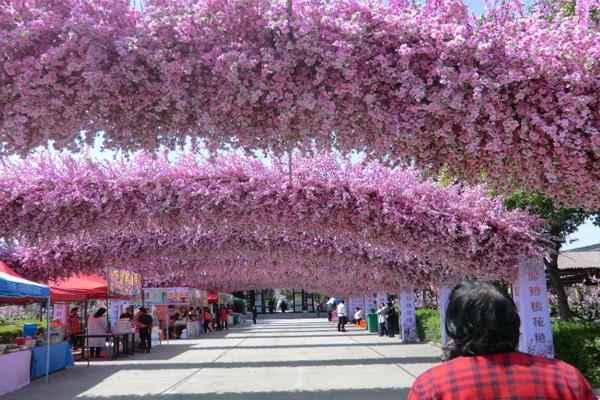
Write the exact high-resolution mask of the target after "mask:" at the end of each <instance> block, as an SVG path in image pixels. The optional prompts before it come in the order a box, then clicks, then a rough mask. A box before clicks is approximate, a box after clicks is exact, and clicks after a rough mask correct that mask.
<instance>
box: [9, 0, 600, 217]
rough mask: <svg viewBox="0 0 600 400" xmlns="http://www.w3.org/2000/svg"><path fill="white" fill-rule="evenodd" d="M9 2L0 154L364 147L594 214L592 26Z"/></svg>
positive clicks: (274, 5) (404, 12)
mask: <svg viewBox="0 0 600 400" xmlns="http://www.w3.org/2000/svg"><path fill="white" fill-rule="evenodd" d="M146 3H147V4H145V7H144V9H143V10H136V9H134V8H132V7H131V6H130V5H129V0H94V1H81V0H58V1H38V0H19V1H16V0H14V1H13V0H8V1H4V2H2V4H1V5H0V38H1V39H0V54H1V55H2V57H0V82H1V85H0V145H1V146H2V147H1V150H2V152H4V153H14V152H23V151H27V150H29V149H32V148H35V147H36V146H39V145H46V144H47V143H48V140H52V141H53V143H54V145H55V146H57V147H60V148H71V149H76V148H79V146H80V145H81V144H82V143H84V142H87V143H90V142H92V141H93V140H94V137H95V136H96V134H97V132H99V131H103V132H104V139H105V141H104V145H105V146H106V147H108V148H115V149H130V150H131V149H142V148H143V149H155V148H156V147H157V146H158V145H166V146H169V147H174V146H177V145H181V144H183V143H184V142H185V138H186V137H192V138H194V139H195V140H197V139H201V140H203V141H205V142H206V143H208V144H209V145H210V146H212V147H214V148H218V147H221V146H223V145H233V146H236V147H241V148H245V149H269V150H273V151H282V150H287V149H288V148H289V147H291V146H298V147H304V148H306V147H309V146H314V145H315V144H316V145H319V146H320V147H321V148H329V147H331V146H335V147H337V148H339V149H341V150H342V151H349V150H357V149H358V150H364V151H366V152H367V153H369V154H370V155H372V156H374V157H379V158H380V159H387V160H393V161H397V160H405V161H410V162H416V163H417V164H418V165H419V166H422V167H427V168H434V169H438V168H441V167H443V166H444V167H447V168H449V170H450V173H452V174H453V175H455V176H458V177H460V178H461V179H465V180H478V179H480V177H481V176H482V173H483V174H485V176H487V178H488V179H489V181H490V182H492V183H493V184H494V185H495V186H496V187H498V188H500V189H502V188H505V187H506V186H511V187H513V186H514V185H517V186H519V187H524V188H528V189H532V190H533V189H536V190H539V191H542V192H544V193H545V194H547V195H549V196H550V197H553V198H555V199H556V200H557V201H558V202H559V203H562V204H566V205H571V206H587V207H597V206H598V205H599V204H600V203H599V200H598V196H597V193H598V190H599V189H600V186H599V185H600V168H599V163H600V161H599V160H600V132H599V127H600V112H599V110H600V102H599V95H598V94H599V93H600V63H599V62H598V59H599V58H600V30H599V29H598V26H597V23H596V22H594V21H593V20H589V14H590V12H591V11H593V10H594V4H592V3H593V2H592V0H578V1H577V4H578V7H577V13H576V15H574V16H567V15H564V14H562V13H560V12H559V13H556V15H554V17H553V18H548V17H547V15H546V14H545V10H544V9H539V10H534V11H533V12H531V13H529V14H527V15H523V13H522V12H520V10H519V9H518V7H519V5H518V2H516V1H505V2H502V5H499V6H498V7H496V8H495V9H493V10H491V11H488V12H487V14H486V15H485V16H484V17H482V18H480V19H476V18H475V17H474V16H470V15H469V14H468V12H467V7H466V6H465V5H464V4H463V3H462V2H461V1H460V0H448V1H437V0H430V1H427V2H426V3H425V4H424V5H422V4H419V2H408V1H388V2H387V4H386V5H382V4H378V3H380V2H379V1H362V0H342V1H325V0H317V1H315V0H294V1H293V2H292V5H293V7H292V8H291V9H289V8H288V7H287V2H286V1H284V0H277V1H274V0H257V1H238V0H201V1H186V0H149V1H147V2H146Z"/></svg>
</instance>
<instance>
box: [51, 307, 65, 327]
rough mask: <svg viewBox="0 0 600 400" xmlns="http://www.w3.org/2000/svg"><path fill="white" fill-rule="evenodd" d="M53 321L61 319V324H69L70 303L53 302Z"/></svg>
mask: <svg viewBox="0 0 600 400" xmlns="http://www.w3.org/2000/svg"><path fill="white" fill-rule="evenodd" d="M52 321H59V322H60V323H61V324H64V325H68V324H69V304H68V303H54V304H52Z"/></svg>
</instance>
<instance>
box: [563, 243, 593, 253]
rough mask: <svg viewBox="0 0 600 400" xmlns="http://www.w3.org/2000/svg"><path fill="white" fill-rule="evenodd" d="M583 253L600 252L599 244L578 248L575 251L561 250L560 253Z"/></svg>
mask: <svg viewBox="0 0 600 400" xmlns="http://www.w3.org/2000/svg"><path fill="white" fill-rule="evenodd" d="M584 251H598V252H600V243H597V244H591V245H589V246H583V247H578V248H576V249H570V250H563V251H561V253H579V252H584Z"/></svg>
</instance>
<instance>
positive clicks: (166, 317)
mask: <svg viewBox="0 0 600 400" xmlns="http://www.w3.org/2000/svg"><path fill="white" fill-rule="evenodd" d="M165 320H166V321H167V344H169V307H168V306H167V305H166V304H165Z"/></svg>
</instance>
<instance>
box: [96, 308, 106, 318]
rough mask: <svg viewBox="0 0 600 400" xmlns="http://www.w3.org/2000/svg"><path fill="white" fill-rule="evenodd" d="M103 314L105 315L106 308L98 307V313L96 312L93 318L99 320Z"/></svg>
mask: <svg viewBox="0 0 600 400" xmlns="http://www.w3.org/2000/svg"><path fill="white" fill-rule="evenodd" d="M104 313H106V308H104V307H100V308H99V309H98V311H96V314H94V318H100V317H101V316H103V315H104Z"/></svg>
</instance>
